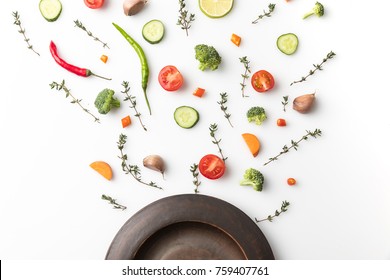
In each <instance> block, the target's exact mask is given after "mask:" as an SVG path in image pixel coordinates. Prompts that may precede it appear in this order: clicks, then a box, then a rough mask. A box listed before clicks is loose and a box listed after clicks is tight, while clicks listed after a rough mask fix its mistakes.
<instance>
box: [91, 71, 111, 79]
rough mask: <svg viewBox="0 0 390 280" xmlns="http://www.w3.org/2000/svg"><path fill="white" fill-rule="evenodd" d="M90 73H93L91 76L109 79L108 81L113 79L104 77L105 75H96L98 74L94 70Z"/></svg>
mask: <svg viewBox="0 0 390 280" xmlns="http://www.w3.org/2000/svg"><path fill="white" fill-rule="evenodd" d="M90 75H91V76H95V77H98V78H101V79H105V80H108V81H111V80H112V79H111V78H106V77H103V76H99V75H96V74H95V73H93V72H90Z"/></svg>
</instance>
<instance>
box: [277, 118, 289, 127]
mask: <svg viewBox="0 0 390 280" xmlns="http://www.w3.org/2000/svg"><path fill="white" fill-rule="evenodd" d="M276 124H277V126H286V125H287V123H286V120H285V119H277V121H276Z"/></svg>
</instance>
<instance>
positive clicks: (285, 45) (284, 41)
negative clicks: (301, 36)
mask: <svg viewBox="0 0 390 280" xmlns="http://www.w3.org/2000/svg"><path fill="white" fill-rule="evenodd" d="M298 43H299V40H298V37H297V35H295V34H294V33H286V34H283V35H280V36H279V37H278V39H277V40H276V45H277V46H278V49H279V50H280V51H281V52H282V53H284V54H287V55H291V54H293V53H295V52H296V51H297V48H298Z"/></svg>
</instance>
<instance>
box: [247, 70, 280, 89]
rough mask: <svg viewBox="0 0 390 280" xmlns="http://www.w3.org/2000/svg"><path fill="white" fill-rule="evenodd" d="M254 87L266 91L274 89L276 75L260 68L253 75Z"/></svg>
mask: <svg viewBox="0 0 390 280" xmlns="http://www.w3.org/2000/svg"><path fill="white" fill-rule="evenodd" d="M251 82H252V87H253V88H254V90H255V91H257V92H266V91H268V90H270V89H272V88H273V87H274V85H275V80H274V77H273V76H272V75H271V73H269V72H267V71H265V70H260V71H257V72H256V73H254V74H253V75H252V80H251Z"/></svg>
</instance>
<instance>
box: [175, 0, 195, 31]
mask: <svg viewBox="0 0 390 280" xmlns="http://www.w3.org/2000/svg"><path fill="white" fill-rule="evenodd" d="M179 5H180V9H179V19H178V20H177V23H176V25H181V29H183V30H185V31H186V34H187V36H188V29H190V28H191V22H193V21H195V14H189V16H188V11H187V10H186V9H185V7H186V3H185V1H184V0H179Z"/></svg>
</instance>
